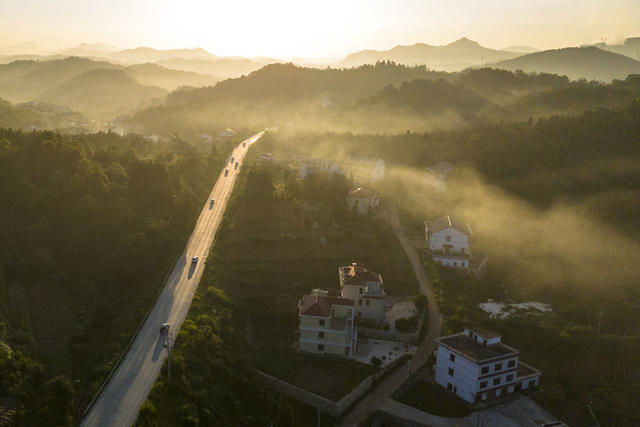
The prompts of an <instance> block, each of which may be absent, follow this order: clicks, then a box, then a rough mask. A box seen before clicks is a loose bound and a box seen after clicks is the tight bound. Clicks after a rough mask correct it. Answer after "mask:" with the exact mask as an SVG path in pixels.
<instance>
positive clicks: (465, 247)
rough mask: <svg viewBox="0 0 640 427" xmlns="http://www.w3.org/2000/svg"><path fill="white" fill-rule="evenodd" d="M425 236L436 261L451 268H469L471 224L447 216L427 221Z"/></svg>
mask: <svg viewBox="0 0 640 427" xmlns="http://www.w3.org/2000/svg"><path fill="white" fill-rule="evenodd" d="M425 234H426V240H427V243H428V245H429V250H430V251H431V257H432V258H433V260H434V261H437V262H440V263H441V264H442V265H446V266H449V267H459V268H467V267H469V261H470V260H471V236H472V233H471V227H470V226H469V224H466V223H460V222H457V221H455V220H453V219H452V218H451V217H450V216H449V215H446V216H443V217H440V218H436V219H434V220H431V221H425Z"/></svg>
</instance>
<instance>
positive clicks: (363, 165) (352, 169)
mask: <svg viewBox="0 0 640 427" xmlns="http://www.w3.org/2000/svg"><path fill="white" fill-rule="evenodd" d="M343 169H344V170H345V172H346V173H347V174H348V175H350V176H351V177H353V180H354V181H355V182H357V183H363V182H376V181H382V180H383V179H384V169H385V166H384V160H382V159H380V158H378V159H369V158H363V157H351V158H349V159H348V160H346V161H344V162H343Z"/></svg>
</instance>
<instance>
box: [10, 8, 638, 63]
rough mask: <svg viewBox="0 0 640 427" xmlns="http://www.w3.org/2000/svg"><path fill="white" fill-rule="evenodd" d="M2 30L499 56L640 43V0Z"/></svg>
mask: <svg viewBox="0 0 640 427" xmlns="http://www.w3.org/2000/svg"><path fill="white" fill-rule="evenodd" d="M0 22H1V23H2V25H0V47H2V46H9V45H13V44H17V43H22V42H27V41H34V42H37V43H38V44H40V45H41V46H44V47H46V48H48V49H58V48H64V47H70V46H74V45H77V44H79V43H82V42H86V43H96V42H101V43H106V44H108V45H113V46H117V47H119V48H132V47H137V46H150V47H154V48H158V49H169V48H185V47H187V48H194V47H203V48H205V49H207V50H208V51H210V52H211V53H214V54H217V55H226V56H233V55H238V56H247V57H256V56H269V57H279V58H293V57H307V58H320V57H340V56H344V55H346V54H348V53H351V52H354V51H358V50H362V49H389V48H391V47H393V46H395V45H398V44H405V45H406V44H413V43H428V44H433V45H440V44H447V43H450V42H452V41H454V40H457V39H459V38H460V37H467V38H470V39H472V40H475V41H477V42H479V43H480V44H482V45H484V46H487V47H492V48H497V49H501V48H504V47H507V46H513V45H527V46H533V47H536V48H539V49H548V48H558V47H566V46H577V45H580V44H584V43H596V42H599V41H601V40H602V39H606V40H607V42H608V43H610V44H614V43H618V42H622V41H623V40H624V38H625V37H633V36H640V0H438V1H434V0H388V1H382V0H341V1H334V0H323V1H306V0H268V1H246V0H226V1H218V0H182V1H178V0H175V1H170V0H0Z"/></svg>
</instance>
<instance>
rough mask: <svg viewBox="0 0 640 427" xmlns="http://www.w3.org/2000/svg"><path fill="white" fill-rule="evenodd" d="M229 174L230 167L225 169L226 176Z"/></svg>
mask: <svg viewBox="0 0 640 427" xmlns="http://www.w3.org/2000/svg"><path fill="white" fill-rule="evenodd" d="M228 175H229V168H227V169H225V170H224V176H228Z"/></svg>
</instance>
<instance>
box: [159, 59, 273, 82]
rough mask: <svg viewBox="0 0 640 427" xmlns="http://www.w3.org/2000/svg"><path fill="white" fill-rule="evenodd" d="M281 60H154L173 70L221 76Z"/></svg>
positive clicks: (248, 71) (228, 75)
mask: <svg viewBox="0 0 640 427" xmlns="http://www.w3.org/2000/svg"><path fill="white" fill-rule="evenodd" d="M280 62H281V61H279V60H277V59H271V58H260V59H258V60H255V59H254V60H251V59H246V58H223V59H197V58H192V59H187V58H171V59H165V60H160V61H156V64H160V65H162V66H163V67H166V68H170V69H174V70H185V71H193V72H196V73H202V74H212V75H214V76H217V77H221V78H233V77H240V76H242V75H246V74H249V73H252V72H254V71H256V70H259V69H260V68H262V67H264V66H265V65H268V64H276V63H280Z"/></svg>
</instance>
